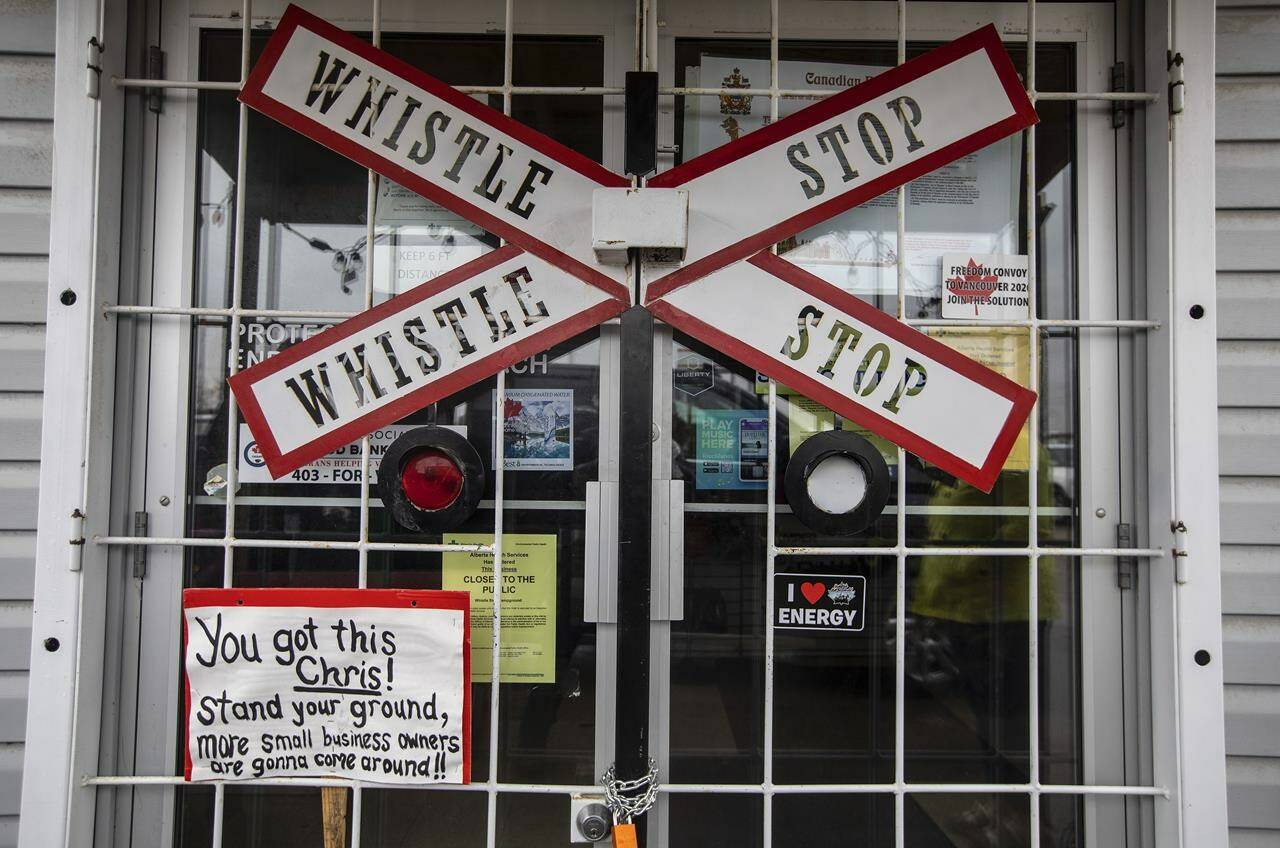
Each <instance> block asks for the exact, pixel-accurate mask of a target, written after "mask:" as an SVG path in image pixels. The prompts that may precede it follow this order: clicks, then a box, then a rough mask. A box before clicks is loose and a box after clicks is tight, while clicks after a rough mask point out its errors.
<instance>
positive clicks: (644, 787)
mask: <svg viewBox="0 0 1280 848" xmlns="http://www.w3.org/2000/svg"><path fill="white" fill-rule="evenodd" d="M600 783H601V784H603V785H604V803H605V806H607V807H608V808H609V812H611V813H613V821H614V823H615V824H625V823H627V822H630V821H632V820H633V819H635V818H636V817H637V816H642V815H644V814H645V813H646V812H648V811H649V808H650V807H652V806H653V802H654V801H655V800H656V799H657V797H658V764H657V763H656V762H655V761H653V760H649V773H648V774H645V775H643V776H642V777H637V778H635V779H634V780H618V776H617V774H616V773H615V772H614V767H613V766H612V765H610V766H609V768H607V769H605V773H604V774H603V775H601V776H600Z"/></svg>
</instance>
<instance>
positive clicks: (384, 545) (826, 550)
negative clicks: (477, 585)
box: [93, 510, 1168, 559]
mask: <svg viewBox="0 0 1280 848" xmlns="http://www.w3.org/2000/svg"><path fill="white" fill-rule="evenodd" d="M1024 512H1025V510H1024ZM93 543H94V544H96V545H151V546H155V547H187V548H217V547H221V546H223V545H230V546H231V547H237V548H284V549H299V550H303V549H312V550H350V551H354V550H358V549H359V548H360V546H361V544H362V543H361V542H358V541H351V542H347V541H332V542H326V541H323V540H316V539H241V538H232V539H223V538H200V537H198V536H185V537H183V536H168V537H165V536H94V537H93ZM364 546H365V547H367V548H368V549H369V550H371V551H417V552H432V553H493V552H494V549H495V547H496V546H495V545H447V544H440V543H436V542H367V543H364ZM1038 551H1039V553H1040V554H1041V555H1043V556H1062V557H1136V558H1139V559H1160V558H1163V557H1164V556H1166V555H1167V554H1168V551H1166V550H1164V549H1163V548H1058V547H1047V548H1039V549H1038ZM899 552H902V553H904V554H905V555H906V556H909V557H914V556H957V557H960V556H1002V557H1025V556H1030V555H1031V553H1032V549H1031V548H977V547H972V548H965V547H929V546H920V545H908V546H906V547H905V548H899V547H898V546H896V545H884V546H879V547H876V546H865V547H829V546H819V547H809V546H799V545H792V546H784V547H779V548H777V550H776V551H775V553H776V554H777V555H778V556H894V555H895V554H897V553H899Z"/></svg>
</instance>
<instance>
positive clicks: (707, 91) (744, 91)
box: [658, 86, 1160, 103]
mask: <svg viewBox="0 0 1280 848" xmlns="http://www.w3.org/2000/svg"><path fill="white" fill-rule="evenodd" d="M842 91H845V89H843V88H813V89H807V88H781V89H778V97H780V98H781V99H783V100H821V99H822V98H824V97H831V96H833V95H836V94H840V93H841V92H842ZM658 93H659V94H674V95H677V96H680V97H719V96H720V95H722V94H728V95H732V96H735V97H768V96H770V95H771V94H772V93H773V92H772V91H771V89H768V88H709V87H707V88H699V87H696V86H674V87H672V88H660V89H658ZM1027 94H1029V95H1030V96H1031V97H1032V99H1035V100H1131V101H1135V102H1139V103H1154V102H1156V101H1157V100H1159V99H1160V95H1159V94H1157V93H1154V92H1145V91H1038V92H1032V91H1028V92H1027Z"/></svg>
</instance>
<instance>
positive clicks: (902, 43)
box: [893, 0, 907, 848]
mask: <svg viewBox="0 0 1280 848" xmlns="http://www.w3.org/2000/svg"><path fill="white" fill-rule="evenodd" d="M906 61H907V0H898V64H899V65H901V64H903V63H904V62H906ZM897 225H898V231H897V238H898V243H897V250H896V256H895V265H896V268H895V270H896V271H897V288H898V303H897V306H898V309H897V316H898V320H899V321H904V320H906V317H907V262H906V253H907V189H906V186H898V209H897ZM897 500H898V503H897V510H896V515H895V516H894V527H895V528H896V530H897V543H898V554H897V557H896V561H895V563H894V566H895V567H894V607H895V609H894V623H893V633H894V641H893V663H894V665H893V782H894V791H893V844H894V846H895V848H905V846H906V839H907V836H906V831H907V798H906V795H905V794H904V788H905V787H906V783H907V713H906V693H907V670H906V664H907V644H906V642H907V555H906V553H905V551H906V549H907V509H906V505H907V452H906V451H905V450H903V449H902V448H901V447H898V498H897Z"/></svg>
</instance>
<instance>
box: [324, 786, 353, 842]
mask: <svg viewBox="0 0 1280 848" xmlns="http://www.w3.org/2000/svg"><path fill="white" fill-rule="evenodd" d="M320 811H321V820H322V821H323V822H324V848H346V845H347V790H346V789H345V788H343V787H341V786H321V787H320Z"/></svg>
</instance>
